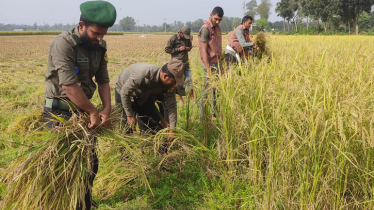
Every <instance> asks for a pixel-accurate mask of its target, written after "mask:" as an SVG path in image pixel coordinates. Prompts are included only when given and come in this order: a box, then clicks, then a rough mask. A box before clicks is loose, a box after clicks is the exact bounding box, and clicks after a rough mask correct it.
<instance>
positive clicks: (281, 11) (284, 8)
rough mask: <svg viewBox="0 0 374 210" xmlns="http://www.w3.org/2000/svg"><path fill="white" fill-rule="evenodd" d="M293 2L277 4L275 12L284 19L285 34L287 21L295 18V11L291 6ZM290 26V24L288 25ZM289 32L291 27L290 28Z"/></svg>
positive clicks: (285, 0)
mask: <svg viewBox="0 0 374 210" xmlns="http://www.w3.org/2000/svg"><path fill="white" fill-rule="evenodd" d="M290 3H291V0H281V1H280V2H278V3H277V5H276V7H275V11H276V12H277V13H278V16H280V17H282V18H283V32H286V19H287V21H288V22H289V20H290V19H291V18H292V17H293V10H292V9H291V7H290V6H289V5H290ZM288 25H289V24H288ZM288 31H289V26H288Z"/></svg>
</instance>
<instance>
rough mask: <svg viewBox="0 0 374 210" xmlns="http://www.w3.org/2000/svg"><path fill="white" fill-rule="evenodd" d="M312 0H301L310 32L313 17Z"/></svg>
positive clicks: (307, 29) (307, 28)
mask: <svg viewBox="0 0 374 210" xmlns="http://www.w3.org/2000/svg"><path fill="white" fill-rule="evenodd" d="M311 2H312V1H311V0H300V7H301V8H302V13H303V15H304V16H305V17H306V31H307V32H309V18H310V15H311Z"/></svg>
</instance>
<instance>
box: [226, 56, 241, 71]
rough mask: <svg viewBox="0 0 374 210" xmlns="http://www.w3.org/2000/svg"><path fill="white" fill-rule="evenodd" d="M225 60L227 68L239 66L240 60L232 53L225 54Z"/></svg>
mask: <svg viewBox="0 0 374 210" xmlns="http://www.w3.org/2000/svg"><path fill="white" fill-rule="evenodd" d="M225 60H226V65H227V68H230V65H231V66H232V65H237V64H238V59H236V57H235V56H234V55H232V54H230V53H227V54H225Z"/></svg>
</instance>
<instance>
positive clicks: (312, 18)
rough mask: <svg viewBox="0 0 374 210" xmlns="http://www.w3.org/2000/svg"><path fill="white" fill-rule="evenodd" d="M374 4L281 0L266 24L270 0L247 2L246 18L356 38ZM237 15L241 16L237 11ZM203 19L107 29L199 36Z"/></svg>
mask: <svg viewBox="0 0 374 210" xmlns="http://www.w3.org/2000/svg"><path fill="white" fill-rule="evenodd" d="M372 5H374V0H280V2H278V3H277V4H276V5H275V11H276V13H277V15H278V16H280V17H282V18H283V22H282V21H276V22H270V21H268V19H269V15H270V14H271V13H270V9H271V7H272V6H273V5H272V4H271V2H270V0H260V2H259V4H258V2H257V0H250V1H249V2H248V3H246V11H245V12H246V14H247V15H250V16H252V17H253V18H254V21H253V23H254V24H253V25H254V28H253V30H254V32H256V31H263V30H279V31H281V30H283V32H290V31H296V32H299V31H300V30H305V29H306V31H307V33H308V31H309V30H310V28H311V27H314V29H313V30H315V31H316V32H317V33H318V32H319V31H320V30H324V31H327V30H329V29H334V30H340V31H341V30H344V31H347V30H348V31H349V33H350V31H351V27H352V26H353V25H355V27H356V34H358V32H359V28H360V29H364V30H368V29H371V28H372V27H374V10H373V9H372V8H373V7H372ZM238 13H240V12H239V11H238ZM238 16H240V17H226V16H224V17H223V19H222V21H221V24H220V26H221V29H222V32H229V31H232V30H233V29H235V28H236V27H237V26H238V25H240V24H241V18H242V15H239V14H238ZM203 23H204V20H203V19H198V20H195V21H187V22H185V23H183V22H181V21H174V22H173V23H166V22H164V23H163V24H162V25H145V24H143V25H139V24H137V21H135V19H134V18H133V17H130V16H127V17H124V18H122V19H121V20H120V21H119V23H118V24H115V25H113V26H112V27H111V28H109V31H125V32H139V33H152V32H177V31H178V30H179V29H180V28H182V27H183V26H184V25H188V26H189V27H190V28H191V30H192V32H195V33H196V32H198V31H199V29H200V27H201V25H202V24H203ZM75 26H76V24H65V25H64V24H61V23H59V24H54V25H52V26H50V25H48V24H44V25H37V23H35V24H34V25H17V24H2V23H0V31H13V30H14V29H23V30H42V31H60V30H66V29H70V28H73V27H75Z"/></svg>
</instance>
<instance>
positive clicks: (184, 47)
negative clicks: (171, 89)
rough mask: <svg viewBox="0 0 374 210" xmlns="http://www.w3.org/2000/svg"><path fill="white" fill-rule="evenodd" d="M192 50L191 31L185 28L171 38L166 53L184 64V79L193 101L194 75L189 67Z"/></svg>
mask: <svg viewBox="0 0 374 210" xmlns="http://www.w3.org/2000/svg"><path fill="white" fill-rule="evenodd" d="M191 49H192V43H191V29H190V27H188V26H183V27H182V28H181V30H179V31H178V33H177V34H174V35H173V36H171V37H170V39H169V41H168V43H167V44H166V47H165V52H166V53H169V54H171V58H176V59H178V60H180V61H182V62H183V63H184V66H185V70H184V78H185V84H186V89H187V90H188V91H189V92H190V98H191V99H193V89H192V74H191V69H190V65H189V59H188V52H190V51H191ZM178 98H179V101H182V97H181V95H179V94H178Z"/></svg>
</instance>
